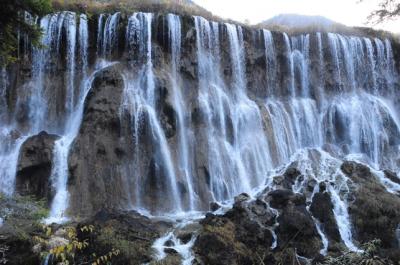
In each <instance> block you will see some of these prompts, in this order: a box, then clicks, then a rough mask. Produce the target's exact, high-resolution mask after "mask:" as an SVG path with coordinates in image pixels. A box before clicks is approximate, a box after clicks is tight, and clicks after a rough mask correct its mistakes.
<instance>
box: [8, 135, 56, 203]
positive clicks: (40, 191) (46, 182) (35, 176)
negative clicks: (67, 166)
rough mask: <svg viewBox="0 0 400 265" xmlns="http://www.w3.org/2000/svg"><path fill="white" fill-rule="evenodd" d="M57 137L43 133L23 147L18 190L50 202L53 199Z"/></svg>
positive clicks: (17, 181)
mask: <svg viewBox="0 0 400 265" xmlns="http://www.w3.org/2000/svg"><path fill="white" fill-rule="evenodd" d="M57 139H59V137H58V136H57V135H52V134H48V133H46V132H41V133H39V134H38V135H34V136H32V137H29V138H28V139H27V140H26V141H25V142H24V143H23V144H22V146H21V149H20V154H19V157H18V164H17V174H16V190H17V192H18V193H20V194H21V195H31V196H35V197H37V198H39V199H46V200H48V201H50V200H51V198H52V188H51V181H50V175H51V168H52V162H53V148H54V143H55V141H56V140H57Z"/></svg>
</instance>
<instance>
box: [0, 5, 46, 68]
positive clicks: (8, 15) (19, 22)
mask: <svg viewBox="0 0 400 265" xmlns="http://www.w3.org/2000/svg"><path fill="white" fill-rule="evenodd" d="M25 12H28V13H29V14H30V15H32V16H41V15H44V14H46V13H49V12H51V3H50V0H2V3H1V9H0V64H1V65H3V66H4V65H7V64H8V63H10V62H13V61H15V60H16V54H15V53H16V50H17V49H18V45H19V43H18V34H20V35H23V36H26V37H28V38H29V39H30V40H31V42H32V44H33V45H38V44H39V41H40V36H41V30H40V28H39V27H38V26H37V25H35V24H33V23H30V22H29V21H28V20H26V19H25Z"/></svg>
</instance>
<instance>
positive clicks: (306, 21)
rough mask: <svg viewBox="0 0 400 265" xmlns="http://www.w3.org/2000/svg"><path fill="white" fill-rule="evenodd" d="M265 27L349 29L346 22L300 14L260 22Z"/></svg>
mask: <svg viewBox="0 0 400 265" xmlns="http://www.w3.org/2000/svg"><path fill="white" fill-rule="evenodd" d="M259 26H261V27H263V28H271V29H275V30H282V31H307V30H310V31H341V32H343V31H349V30H352V28H351V27H348V26H346V25H344V24H341V23H338V22H336V21H333V20H331V19H329V18H326V17H323V16H307V15H300V14H280V15H278V16H275V17H272V18H270V19H268V20H265V21H263V22H261V23H260V24H259Z"/></svg>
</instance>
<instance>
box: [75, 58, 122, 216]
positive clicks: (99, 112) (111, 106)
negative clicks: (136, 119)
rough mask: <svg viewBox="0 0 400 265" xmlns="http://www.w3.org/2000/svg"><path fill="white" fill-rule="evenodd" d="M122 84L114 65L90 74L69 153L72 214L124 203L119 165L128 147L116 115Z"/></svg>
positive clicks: (92, 211)
mask: <svg viewBox="0 0 400 265" xmlns="http://www.w3.org/2000/svg"><path fill="white" fill-rule="evenodd" d="M123 86H124V83H123V80H122V76H121V75H120V74H119V73H118V66H117V65H114V66H110V67H109V68H106V69H104V70H102V71H100V72H98V73H97V74H96V75H95V76H94V79H93V82H92V87H91V89H90V92H89V94H88V95H87V97H86V101H85V107H84V110H83V120H82V124H81V127H80V130H79V133H78V135H77V137H76V138H75V141H74V143H73V144H72V147H71V150H70V153H69V178H68V185H69V187H70V191H71V206H72V207H70V211H71V214H72V215H75V214H77V215H79V214H84V213H95V212H96V211H97V210H98V209H101V208H107V207H117V208H118V207H119V206H120V207H121V208H123V206H124V205H126V203H127V199H126V198H125V200H124V198H123V197H121V195H123V193H121V191H123V190H124V186H126V185H127V184H126V183H125V182H124V181H125V179H124V178H123V177H122V175H121V167H123V165H124V164H123V161H124V157H125V154H126V153H128V152H129V149H127V148H126V145H125V144H124V141H123V139H122V138H121V124H120V120H119V115H118V113H119V106H120V105H121V101H122V92H123ZM111 161H112V163H110V162H111Z"/></svg>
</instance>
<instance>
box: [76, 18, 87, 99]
mask: <svg viewBox="0 0 400 265" xmlns="http://www.w3.org/2000/svg"><path fill="white" fill-rule="evenodd" d="M88 53H89V27H88V17H87V16H86V15H85V14H81V15H80V16H79V54H80V58H81V60H80V61H81V71H82V76H83V79H85V77H87V75H88V70H89V62H88V60H89V54H88ZM81 94H82V93H79V95H81ZM78 98H80V97H78Z"/></svg>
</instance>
